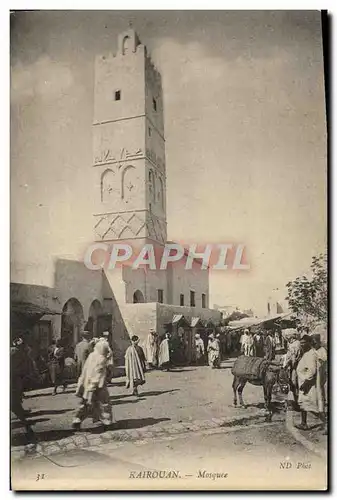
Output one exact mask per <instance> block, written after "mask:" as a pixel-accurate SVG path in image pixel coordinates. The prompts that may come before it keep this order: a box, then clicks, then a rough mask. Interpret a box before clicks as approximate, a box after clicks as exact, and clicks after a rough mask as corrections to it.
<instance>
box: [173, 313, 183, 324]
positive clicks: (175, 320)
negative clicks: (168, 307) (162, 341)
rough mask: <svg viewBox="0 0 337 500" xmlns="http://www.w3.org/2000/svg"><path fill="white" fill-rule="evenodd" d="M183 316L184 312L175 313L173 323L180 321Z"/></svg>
mask: <svg viewBox="0 0 337 500" xmlns="http://www.w3.org/2000/svg"><path fill="white" fill-rule="evenodd" d="M182 318H183V315H182V314H175V315H174V316H173V319H172V324H174V323H178V322H179V321H180V320H181V319H182Z"/></svg>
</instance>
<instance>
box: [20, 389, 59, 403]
mask: <svg viewBox="0 0 337 500" xmlns="http://www.w3.org/2000/svg"><path fill="white" fill-rule="evenodd" d="M52 394H53V390H51V392H43V393H42V394H27V393H26V394H25V397H24V398H23V401H24V400H25V399H32V398H43V397H44V396H52Z"/></svg>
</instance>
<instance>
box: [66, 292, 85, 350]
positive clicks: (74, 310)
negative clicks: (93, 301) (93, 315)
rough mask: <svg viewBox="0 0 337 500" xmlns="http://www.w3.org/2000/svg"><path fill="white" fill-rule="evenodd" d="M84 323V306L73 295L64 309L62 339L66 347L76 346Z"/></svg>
mask: <svg viewBox="0 0 337 500" xmlns="http://www.w3.org/2000/svg"><path fill="white" fill-rule="evenodd" d="M83 324H84V314H83V307H82V305H81V303H80V302H79V301H78V300H77V299H75V298H74V297H72V298H71V299H69V300H68V301H67V302H66V303H65V304H64V306H63V309H62V322H61V339H62V341H63V344H64V346H65V347H74V346H75V345H76V344H77V342H78V341H79V340H80V332H81V328H82V327H83Z"/></svg>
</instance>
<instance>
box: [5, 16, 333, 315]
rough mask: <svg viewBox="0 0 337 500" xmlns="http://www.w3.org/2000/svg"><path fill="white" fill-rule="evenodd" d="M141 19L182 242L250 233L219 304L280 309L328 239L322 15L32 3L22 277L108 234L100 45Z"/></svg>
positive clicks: (19, 107) (224, 281) (16, 40)
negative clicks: (100, 157) (95, 187)
mask: <svg viewBox="0 0 337 500" xmlns="http://www.w3.org/2000/svg"><path fill="white" fill-rule="evenodd" d="M129 22H131V23H132V26H133V28H134V29H135V30H136V31H137V33H138V35H139V37H140V39H141V41H142V43H143V44H145V45H146V46H147V48H148V50H149V51H150V53H151V55H152V59H153V61H154V63H155V65H156V67H157V68H158V69H159V71H160V72H161V74H162V80H163V91H164V109H165V117H164V118H165V137H166V174H167V223H168V237H169V239H170V240H177V241H191V242H196V243H200V244H202V243H232V242H233V243H242V244H244V245H245V246H246V249H247V259H248V261H249V263H250V266H251V268H250V270H249V271H241V272H234V271H213V272H211V275H210V304H213V303H215V304H220V305H231V306H238V307H240V308H250V307H252V308H253V309H254V311H255V312H256V313H258V314H263V313H265V314H266V312H267V311H266V307H267V306H266V304H267V301H268V298H269V297H271V298H272V300H282V299H284V297H285V295H286V290H285V284H286V283H287V282H288V281H289V280H290V279H294V278H296V277H297V276H298V275H300V274H302V273H305V272H307V270H308V269H309V267H310V263H311V258H312V256H313V255H316V254H317V253H319V252H322V251H324V250H325V247H326V224H327V223H326V220H327V218H326V194H327V179H326V175H327V174H326V170H327V165H326V163H327V159H326V122H325V100H324V73H323V55H322V39H321V24H320V13H319V12H318V11H288V12H286V11H251V12H249V11H209V12H207V11H167V12H165V11H137V12H132V11H128V12H118V11H67V12H65V11H35V12H34V11H32V12H17V13H15V14H14V15H12V24H11V264H12V266H11V274H12V276H11V279H12V281H18V282H27V283H36V284H44V285H47V286H52V279H53V278H52V276H53V264H52V261H53V258H54V257H57V256H63V257H68V258H77V256H78V252H79V249H81V248H83V246H85V245H86V244H87V243H88V242H89V241H91V238H92V213H93V210H92V203H93V192H92V189H91V188H92V184H93V169H92V168H91V159H92V128H91V123H92V116H93V82H94V66H93V64H94V57H95V55H97V54H104V53H109V52H115V51H116V49H117V35H118V33H120V32H122V31H124V30H125V29H127V28H128V26H129Z"/></svg>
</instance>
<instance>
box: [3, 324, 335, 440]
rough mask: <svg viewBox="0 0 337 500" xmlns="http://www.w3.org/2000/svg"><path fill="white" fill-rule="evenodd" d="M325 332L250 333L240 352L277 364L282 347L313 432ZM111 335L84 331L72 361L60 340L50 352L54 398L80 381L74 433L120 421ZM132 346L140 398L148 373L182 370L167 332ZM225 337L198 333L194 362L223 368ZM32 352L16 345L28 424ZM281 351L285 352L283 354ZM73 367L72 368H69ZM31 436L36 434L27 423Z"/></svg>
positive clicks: (18, 387) (17, 395) (131, 379)
mask: <svg viewBox="0 0 337 500" xmlns="http://www.w3.org/2000/svg"><path fill="white" fill-rule="evenodd" d="M321 333H322V332H320V331H319V332H317V331H316V332H313V334H312V335H308V332H306V333H303V332H302V334H301V333H300V332H299V331H298V330H296V329H294V328H293V329H287V330H283V335H281V334H280V332H279V331H278V330H277V331H272V330H263V329H262V330H261V329H260V330H258V331H255V332H252V331H251V330H250V329H246V330H244V332H243V333H242V335H241V336H240V339H239V343H240V353H238V354H241V355H243V356H248V357H260V358H264V359H265V360H267V361H270V362H272V361H273V360H274V359H275V354H276V350H277V348H281V349H283V351H281V352H285V354H284V356H283V357H282V358H281V363H282V364H283V368H284V369H286V370H287V371H288V374H289V377H288V379H289V387H290V390H291V391H292V392H293V394H294V396H295V403H296V405H298V409H299V410H300V411H301V423H300V424H299V428H301V429H303V430H305V429H307V428H308V425H307V415H308V412H315V413H317V414H318V415H319V417H320V418H321V420H322V422H325V421H326V418H325V404H326V397H325V384H326V380H327V368H326V367H327V352H326V349H325V348H324V347H323V346H322V345H321ZM108 339H109V332H107V331H106V332H103V333H102V335H101V336H100V337H97V338H96V337H94V338H91V335H90V333H89V332H86V331H84V332H82V335H81V340H80V341H79V342H78V343H77V345H76V346H75V348H74V354H73V358H67V357H66V350H65V347H64V346H63V345H62V342H61V341H60V340H57V341H56V342H53V343H52V344H51V346H50V347H49V349H48V367H49V376H50V381H51V383H52V385H53V395H57V391H58V388H59V387H63V391H65V390H66V387H67V383H68V380H69V370H68V371H67V369H68V368H71V369H72V370H73V376H74V377H76V380H77V388H76V396H78V398H79V405H78V407H77V409H76V412H75V417H74V420H73V423H72V425H73V428H74V429H79V428H80V427H81V424H82V422H83V421H84V420H85V419H86V418H88V417H92V419H93V422H100V423H101V424H102V425H103V426H108V425H111V424H112V423H113V422H114V417H113V413H112V407H111V403H110V399H109V392H108V389H107V386H108V384H109V382H110V381H111V378H112V377H113V366H114V361H113V351H112V349H111V346H110V344H109V340H108ZM130 340H131V345H130V346H129V347H128V349H127V350H126V353H125V375H126V388H127V389H129V390H130V391H131V394H132V395H134V396H136V397H138V396H139V393H138V388H139V387H140V386H142V385H144V384H145V373H146V371H148V370H154V369H160V370H163V371H170V370H171V369H172V368H173V367H174V366H176V363H177V360H178V363H179V358H178V357H177V355H176V350H177V345H178V343H179V342H180V344H179V345H181V343H182V339H181V338H180V339H179V336H178V339H177V335H175V336H173V335H171V334H170V333H168V332H166V333H165V334H164V336H162V337H161V338H160V337H159V335H158V334H157V332H156V331H155V330H151V331H150V332H149V334H148V336H147V338H146V340H145V342H144V343H143V344H142V346H141V345H140V339H139V337H138V336H136V335H133V336H132V337H131V339H130ZM221 340H223V337H222V338H221V334H220V333H217V332H216V331H213V332H211V333H210V334H209V335H208V336H207V342H206V345H205V341H204V339H203V338H201V335H200V334H199V333H196V334H195V337H194V340H193V343H192V346H191V347H192V351H193V352H192V361H193V362H194V363H195V364H198V365H202V364H206V363H207V364H208V365H209V366H210V367H211V368H212V369H215V368H220V363H221V358H222V353H223V349H222V342H221ZM30 351H31V350H30V348H29V346H28V345H26V344H25V342H24V341H23V340H22V339H21V338H17V339H15V340H14V342H13V345H12V348H11V365H12V366H11V394H12V397H11V409H12V411H13V412H14V413H15V414H16V415H17V417H18V418H19V419H20V420H21V421H23V422H25V417H26V413H27V412H25V411H24V409H23V406H22V401H23V398H24V391H25V390H27V387H29V384H31V383H32V381H35V383H36V381H39V380H40V381H41V373H40V372H39V368H38V366H37V364H36V362H35V361H34V359H33V357H32V356H31V352H30ZM279 352H280V351H279ZM67 364H68V365H67ZM26 429H27V432H28V434H29V433H31V432H32V431H31V429H30V426H29V425H28V424H27V425H26Z"/></svg>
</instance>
